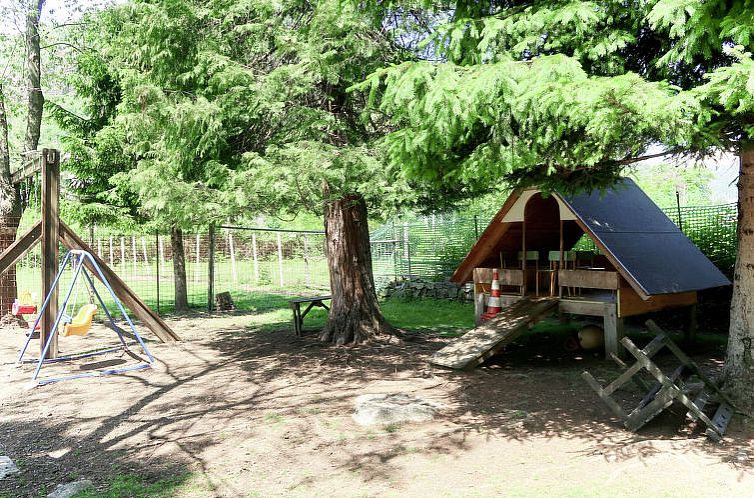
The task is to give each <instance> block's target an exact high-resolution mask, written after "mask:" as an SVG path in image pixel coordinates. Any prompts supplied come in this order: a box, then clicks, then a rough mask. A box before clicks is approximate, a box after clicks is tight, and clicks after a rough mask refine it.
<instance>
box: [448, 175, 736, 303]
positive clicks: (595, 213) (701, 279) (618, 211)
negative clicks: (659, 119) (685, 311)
mask: <svg viewBox="0 0 754 498" xmlns="http://www.w3.org/2000/svg"><path fill="white" fill-rule="evenodd" d="M522 193H523V191H520V190H518V191H515V192H513V193H512V194H511V196H510V197H509V198H508V199H507V200H506V201H505V203H504V204H503V207H502V209H500V211H499V212H498V213H497V215H495V217H494V218H493V220H492V222H491V223H490V224H489V226H488V227H487V228H486V229H485V231H484V233H482V235H481V236H480V238H479V240H478V241H477V242H476V244H475V245H474V247H473V248H472V249H471V251H470V252H469V254H468V255H467V256H466V258H465V259H464V260H463V262H462V263H461V265H460V266H459V267H458V268H457V269H456V271H455V273H454V274H453V277H452V280H453V281H454V282H456V283H463V282H466V281H469V280H471V278H472V272H473V270H474V268H475V267H477V266H480V264H481V263H482V262H484V261H489V260H494V259H496V252H497V251H498V250H499V247H500V246H501V243H503V242H504V239H505V237H506V236H508V237H511V236H514V235H513V233H512V231H509V230H508V228H509V227H508V226H506V225H511V223H506V222H505V221H504V220H505V219H506V215H507V214H508V212H509V211H511V209H512V208H513V207H514V205H515V204H516V201H518V200H519V198H521V196H522ZM552 195H553V196H554V197H555V199H556V200H557V201H558V204H559V205H560V207H561V210H563V209H565V210H567V211H568V212H569V213H568V214H569V218H571V219H573V220H574V221H576V223H577V224H578V225H579V226H580V228H581V230H583V231H584V233H586V234H587V235H588V236H589V237H590V238H591V239H592V240H593V241H594V243H595V244H596V245H597V247H598V248H599V249H600V250H601V251H602V252H603V253H604V254H605V256H606V257H607V258H608V260H609V261H610V262H611V263H612V264H613V265H614V266H615V268H616V270H617V271H618V272H619V273H620V274H621V275H622V276H623V278H625V279H626V280H627V281H628V283H629V284H630V285H631V287H633V288H634V289H635V290H636V291H637V293H638V294H639V295H641V296H642V297H644V298H647V297H649V296H653V295H659V294H675V293H680V292H690V291H698V290H703V289H709V288H713V287H721V286H725V285H730V281H729V280H728V279H727V278H726V277H725V275H723V274H722V273H721V272H720V270H718V269H717V267H716V266H715V265H714V264H712V262H711V261H710V260H709V259H707V257H705V256H704V254H702V252H701V251H700V250H699V249H698V248H697V247H696V246H695V245H694V244H693V243H691V241H690V240H689V239H688V238H687V237H686V236H685V235H684V234H683V232H681V230H679V229H678V227H677V226H676V225H675V223H673V222H672V221H671V220H670V219H669V218H668V217H667V216H666V215H665V213H663V212H662V210H661V209H660V208H659V207H657V205H656V204H655V203H654V202H652V200H651V199H650V198H649V197H647V195H646V194H645V193H644V192H643V191H642V190H641V189H640V188H639V187H638V186H637V185H636V184H635V183H634V182H633V181H632V180H630V179H628V178H624V179H622V180H621V181H620V182H619V183H618V184H616V185H615V186H614V187H612V188H610V189H608V190H606V191H604V192H592V193H590V194H586V193H585V194H578V195H572V196H568V195H561V194H559V193H553V194H552Z"/></svg>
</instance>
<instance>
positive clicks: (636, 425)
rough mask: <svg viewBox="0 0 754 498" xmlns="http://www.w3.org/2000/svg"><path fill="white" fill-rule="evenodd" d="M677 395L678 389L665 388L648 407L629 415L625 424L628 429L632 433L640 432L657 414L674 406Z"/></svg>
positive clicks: (640, 408)
mask: <svg viewBox="0 0 754 498" xmlns="http://www.w3.org/2000/svg"><path fill="white" fill-rule="evenodd" d="M677 394H678V389H677V388H676V387H675V386H664V387H663V388H662V389H661V390H660V392H658V393H657V395H656V396H655V397H654V399H653V400H652V401H651V402H649V403H648V404H647V405H646V406H644V407H638V408H636V409H635V410H634V411H632V412H631V413H629V414H628V417H627V418H626V422H625V424H624V425H625V426H626V429H628V430H629V431H632V432H635V431H637V430H639V429H640V428H641V427H642V426H644V424H646V423H647V422H649V421H650V420H652V419H653V418H655V417H656V416H657V414H659V413H660V412H661V411H663V410H664V409H665V408H667V407H669V406H670V405H672V404H673V399H675V397H676V396H677Z"/></svg>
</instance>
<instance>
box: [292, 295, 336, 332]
mask: <svg viewBox="0 0 754 498" xmlns="http://www.w3.org/2000/svg"><path fill="white" fill-rule="evenodd" d="M330 299H332V296H330V295H328V296H313V297H297V298H296V299H291V300H290V301H288V304H289V305H290V307H291V309H292V310H293V330H294V332H296V335H297V336H301V332H302V331H303V328H304V317H305V316H306V314H307V313H309V311H311V309H312V308H313V307H315V306H317V307H320V308H325V309H326V310H327V311H330V307H329V306H327V305H326V304H325V303H324V301H329V300H330ZM302 304H307V305H308V306H307V307H306V309H304V312H303V313H302V312H301V305H302Z"/></svg>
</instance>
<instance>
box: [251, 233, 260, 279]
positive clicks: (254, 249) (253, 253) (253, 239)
mask: <svg viewBox="0 0 754 498" xmlns="http://www.w3.org/2000/svg"><path fill="white" fill-rule="evenodd" d="M251 256H252V257H253V258H254V281H255V282H257V283H259V258H258V257H257V234H255V233H252V234H251Z"/></svg>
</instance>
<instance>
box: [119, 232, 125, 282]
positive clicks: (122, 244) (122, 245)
mask: <svg viewBox="0 0 754 498" xmlns="http://www.w3.org/2000/svg"><path fill="white" fill-rule="evenodd" d="M120 266H121V268H123V273H124V274H125V273H126V240H125V238H123V237H121V238H120ZM124 276H125V275H124Z"/></svg>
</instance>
